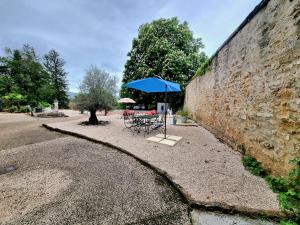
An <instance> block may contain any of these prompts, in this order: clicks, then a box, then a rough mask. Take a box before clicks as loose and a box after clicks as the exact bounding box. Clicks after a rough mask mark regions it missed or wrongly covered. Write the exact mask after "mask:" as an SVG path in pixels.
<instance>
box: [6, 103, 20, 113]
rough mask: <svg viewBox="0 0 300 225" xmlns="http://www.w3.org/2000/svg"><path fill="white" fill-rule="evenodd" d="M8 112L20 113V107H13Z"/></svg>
mask: <svg viewBox="0 0 300 225" xmlns="http://www.w3.org/2000/svg"><path fill="white" fill-rule="evenodd" d="M8 111H9V112H10V113H14V112H18V107H17V106H15V105H13V106H11V107H9V108H8Z"/></svg>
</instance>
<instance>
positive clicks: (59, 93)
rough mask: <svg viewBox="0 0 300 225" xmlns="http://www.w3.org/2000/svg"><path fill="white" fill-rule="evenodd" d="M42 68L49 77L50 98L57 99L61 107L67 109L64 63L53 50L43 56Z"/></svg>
mask: <svg viewBox="0 0 300 225" xmlns="http://www.w3.org/2000/svg"><path fill="white" fill-rule="evenodd" d="M43 59H44V62H43V64H44V66H45V69H46V71H47V72H48V74H49V75H50V82H51V83H50V86H51V89H52V93H51V96H52V98H53V99H57V100H58V102H59V105H60V106H61V107H67V105H68V94H67V90H68V89H67V87H68V85H67V73H66V72H65V69H64V65H65V61H64V60H63V59H62V58H61V57H60V55H59V53H58V52H57V51H55V50H54V49H52V50H50V51H49V52H48V53H47V54H46V55H44V58H43Z"/></svg>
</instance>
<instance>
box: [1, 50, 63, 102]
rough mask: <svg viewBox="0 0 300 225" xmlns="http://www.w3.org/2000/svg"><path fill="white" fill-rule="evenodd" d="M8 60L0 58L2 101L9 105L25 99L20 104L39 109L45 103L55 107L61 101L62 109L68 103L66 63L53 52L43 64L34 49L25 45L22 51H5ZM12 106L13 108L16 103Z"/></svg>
mask: <svg viewBox="0 0 300 225" xmlns="http://www.w3.org/2000/svg"><path fill="white" fill-rule="evenodd" d="M5 53H6V55H5V56H1V57H0V101H2V102H5V101H6V102H7V97H5V98H4V96H10V97H9V98H8V99H11V96H22V101H21V102H20V101H18V105H20V104H23V105H25V104H30V105H31V106H32V107H35V106H38V105H39V103H41V102H47V103H50V104H51V103H53V101H54V99H58V100H61V103H63V104H62V106H66V104H67V103H66V102H67V95H66V89H67V83H66V79H65V76H66V72H65V71H64V69H63V66H64V63H65V62H64V60H63V59H61V58H60V57H59V54H58V53H57V52H56V51H54V50H51V51H50V52H49V53H48V54H46V55H45V57H44V61H43V63H44V65H43V63H42V60H41V59H40V58H39V57H38V56H37V54H36V52H35V50H34V48H33V47H32V46H30V45H24V46H23V47H22V48H20V49H13V50H12V49H9V48H6V49H5ZM10 102H12V104H13V105H15V104H16V103H15V102H14V101H10Z"/></svg>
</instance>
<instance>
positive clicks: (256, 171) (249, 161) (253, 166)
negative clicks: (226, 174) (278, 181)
mask: <svg viewBox="0 0 300 225" xmlns="http://www.w3.org/2000/svg"><path fill="white" fill-rule="evenodd" d="M242 162H243V165H244V166H245V168H246V170H248V171H249V172H250V173H252V174H253V175H256V176H260V177H265V176H266V171H265V170H264V168H263V167H262V166H261V164H260V162H258V161H257V160H256V159H255V158H253V157H251V156H244V157H243V158H242Z"/></svg>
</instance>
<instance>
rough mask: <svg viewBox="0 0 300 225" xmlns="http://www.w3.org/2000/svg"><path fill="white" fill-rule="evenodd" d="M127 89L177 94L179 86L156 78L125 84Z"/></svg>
mask: <svg viewBox="0 0 300 225" xmlns="http://www.w3.org/2000/svg"><path fill="white" fill-rule="evenodd" d="M126 87H128V88H134V89H137V90H140V91H144V92H148V93H150V92H179V91H180V85H179V84H177V83H174V82H170V81H166V80H163V79H159V78H156V77H150V78H145V79H140V80H134V81H131V82H129V83H127V84H126Z"/></svg>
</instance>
